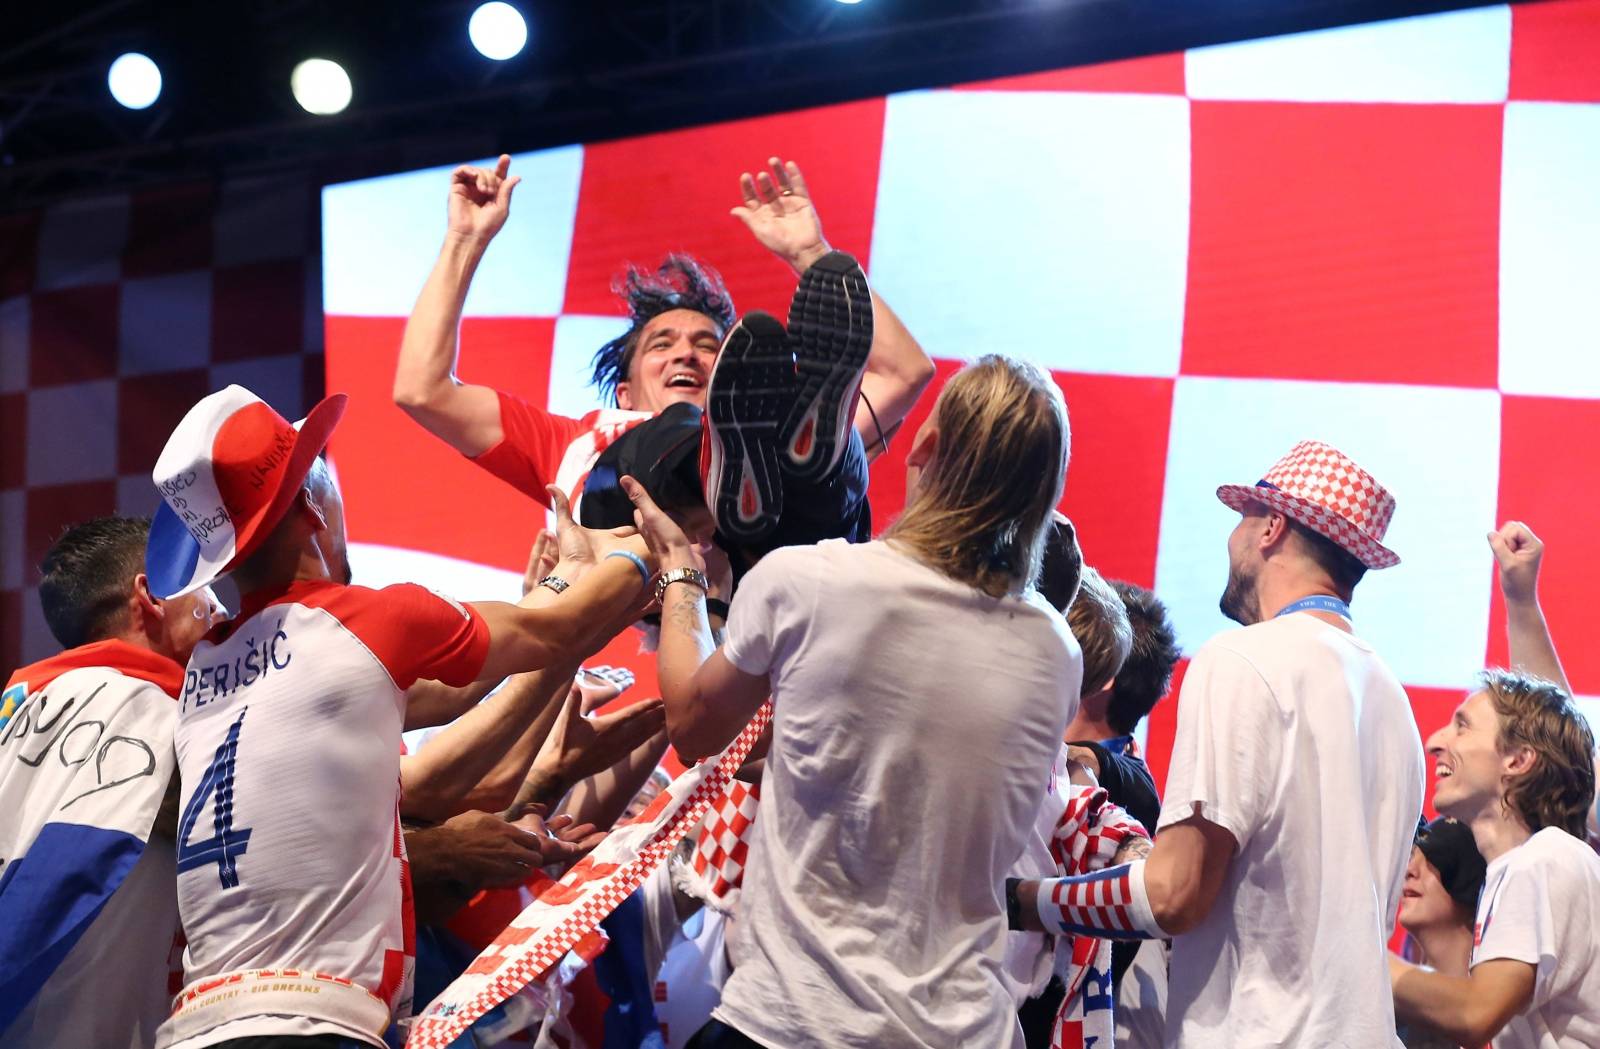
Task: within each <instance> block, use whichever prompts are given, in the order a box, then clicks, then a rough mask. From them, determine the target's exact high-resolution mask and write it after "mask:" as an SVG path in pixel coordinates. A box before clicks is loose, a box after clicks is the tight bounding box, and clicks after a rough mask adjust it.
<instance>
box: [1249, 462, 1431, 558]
mask: <svg viewBox="0 0 1600 1049" xmlns="http://www.w3.org/2000/svg"><path fill="white" fill-rule="evenodd" d="M1217 495H1218V497H1219V498H1221V500H1222V501H1223V502H1224V503H1226V504H1227V505H1228V506H1230V507H1232V508H1233V509H1235V510H1240V509H1243V508H1244V507H1245V506H1246V505H1247V504H1248V503H1249V502H1251V501H1252V500H1253V501H1255V502H1260V503H1265V504H1266V505H1267V506H1269V507H1271V508H1272V509H1274V510H1282V511H1283V512H1284V513H1286V514H1288V515H1290V516H1291V517H1293V518H1294V519H1295V520H1297V521H1299V522H1300V523H1301V524H1304V525H1306V526H1307V527H1309V528H1311V529H1313V530H1315V531H1317V532H1319V533H1321V534H1322V535H1324V536H1326V537H1327V538H1329V539H1331V540H1333V541H1334V542H1335V543H1337V544H1338V545H1339V546H1340V547H1342V548H1344V549H1345V550H1348V551H1349V552H1350V553H1352V554H1354V555H1355V556H1356V557H1357V558H1358V559H1359V560H1360V561H1361V563H1362V564H1364V565H1366V566H1367V567H1369V568H1390V567H1392V566H1394V565H1396V564H1398V563H1399V561H1400V559H1399V558H1398V557H1396V556H1395V555H1394V553H1393V552H1391V551H1389V550H1388V549H1386V548H1385V547H1384V546H1383V535H1384V533H1385V532H1387V531H1388V530H1389V520H1390V519H1391V518H1392V517H1394V496H1392V495H1390V494H1389V491H1388V489H1386V488H1384V487H1383V485H1381V484H1379V483H1378V482H1377V481H1376V480H1374V479H1373V476H1372V475H1371V474H1369V473H1367V471H1365V470H1363V469H1361V467H1360V466H1358V465H1356V463H1355V462H1354V461H1352V460H1351V459H1350V457H1349V456H1347V455H1345V454H1344V453H1342V452H1340V451H1339V450H1338V449H1337V448H1333V447H1330V446H1328V445H1326V444H1323V443H1322V442H1321V441H1301V442H1300V443H1299V444H1297V445H1295V446H1294V448H1292V449H1291V450H1290V451H1289V454H1288V455H1286V456H1284V457H1283V458H1282V459H1279V460H1278V462H1277V463H1276V464H1274V465H1273V467H1272V469H1270V470H1268V471H1267V475H1266V476H1265V477H1263V478H1262V479H1261V480H1260V482H1258V483H1257V484H1256V485H1255V486H1253V487H1246V486H1244V485H1224V486H1222V487H1221V488H1219V489H1218V490H1217Z"/></svg>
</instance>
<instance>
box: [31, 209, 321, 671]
mask: <svg viewBox="0 0 1600 1049" xmlns="http://www.w3.org/2000/svg"><path fill="white" fill-rule="evenodd" d="M0 206H3V205H0ZM317 238H318V232H317V192H316V189H315V187H314V186H313V185H312V184H311V183H310V182H309V181H307V180H306V179H304V178H299V179H295V180H284V179H276V178H251V179H242V180H230V181H224V182H221V183H220V184H215V185H210V184H208V185H182V186H173V187H163V188H159V189H151V190H140V191H135V192H131V193H119V194H113V195H109V196H102V197H94V198H90V199H83V200H72V201H68V202H65V203H62V204H58V205H55V206H53V207H50V208H48V209H45V210H43V211H40V212H28V213H21V214H13V215H0V674H7V675H9V673H10V672H11V670H12V669H14V668H15V667H17V666H18V665H21V664H23V663H27V662H30V661H32V660H36V659H42V658H44V657H45V656H47V655H49V654H50V653H52V652H54V651H56V650H57V649H58V648H59V647H60V646H59V645H58V644H57V643H56V641H55V639H54V638H53V637H52V636H51V635H50V631H49V628H48V627H47V626H46V625H45V621H44V615H43V613H42V612H41V611H40V608H39V596H38V590H37V587H38V584H39V576H38V565H39V561H40V560H41V559H42V558H43V556H44V554H45V551H46V550H48V549H49V548H50V544H51V543H52V542H54V540H55V539H56V537H57V536H59V535H60V533H61V531H62V529H63V528H65V527H66V526H67V525H69V524H73V523H75V522H78V521H82V520H84V519H86V518H89V517H94V516H97V515H100V514H109V513H112V512H121V513H127V514H137V515H148V514H150V513H152V512H153V511H154V510H155V508H156V504H157V502H158V501H159V497H158V496H157V494H156V490H155V487H154V485H153V484H152V483H151V481H150V471H151V468H152V467H154V466H155V460H156V456H157V454H158V453H159V452H160V451H161V447H162V445H163V443H165V441H166V439H167V435H168V434H170V433H171V432H172V428H173V427H174V426H176V425H177V423H178V420H179V419H181V418H182V417H183V415H184V413H185V412H187V411H188V410H189V408H190V407H192V406H193V405H194V403H195V402H196V401H198V400H199V399H200V398H201V397H204V396H205V395H206V394H208V393H211V392H213V391H216V390H219V389H221V388H222V387H224V386H226V385H228V384H229V383H240V384H241V385H244V386H247V387H249V388H250V389H251V390H253V391H255V392H256V393H257V394H259V395H260V396H261V397H262V398H263V399H264V400H266V401H267V402H268V403H270V404H271V405H272V406H273V407H274V408H276V409H277V410H278V411H280V412H282V413H283V415H285V416H286V417H288V418H290V419H298V418H300V417H301V415H302V414H304V409H305V408H306V407H307V405H309V404H311V403H314V402H315V400H316V399H317V398H319V397H320V396H321V394H322V385H323V373H324V368H323V359H322V346H323V342H322V311H321V309H320V308H319V301H320V295H321V279H322V267H321V252H320V245H319V243H318V239H317Z"/></svg>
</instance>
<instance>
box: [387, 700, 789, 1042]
mask: <svg viewBox="0 0 1600 1049" xmlns="http://www.w3.org/2000/svg"><path fill="white" fill-rule="evenodd" d="M771 720H772V706H771V704H770V703H769V704H764V705H763V706H762V707H761V709H760V710H759V711H757V712H756V716H755V717H754V718H753V719H752V720H751V722H750V724H748V725H746V726H745V728H744V731H742V732H740V733H739V735H738V737H737V738H735V739H734V741H733V742H732V743H730V744H728V748H727V749H726V750H724V751H723V752H722V753H721V754H720V755H719V756H718V757H716V758H713V759H707V760H705V761H702V762H700V763H699V764H698V765H695V766H693V767H691V768H689V769H687V770H686V771H685V772H684V773H683V775H681V776H679V777H678V778H677V779H676V780H674V781H673V782H672V783H671V784H669V785H668V786H667V788H666V789H665V790H663V791H662V792H661V793H660V794H659V795H658V796H657V797H656V800H655V801H653V802H652V803H651V804H650V807H649V808H647V809H646V810H645V811H644V812H642V813H640V814H639V816H638V818H637V819H635V820H634V821H633V822H631V823H627V824H622V825H620V826H618V827H617V828H615V829H614V830H613V831H612V832H611V833H610V835H608V836H607V838H606V840H605V841H603V842H601V843H600V845H599V846H598V847H597V848H596V849H595V851H594V852H592V853H590V854H589V855H588V856H586V857H584V859H583V860H581V861H580V862H579V863H578V864H577V865H576V866H574V867H573V868H572V869H571V870H569V871H567V873H566V874H565V875H563V876H562V878H561V880H560V881H558V882H555V883H554V884H552V885H549V886H547V887H546V888H545V889H544V890H543V891H541V892H540V893H539V896H538V898H537V899H535V900H534V902H533V903H532V904H530V905H529V906H528V907H527V909H525V910H524V911H523V912H522V913H521V914H519V915H518V916H517V917H516V919H515V920H514V921H512V923H511V924H510V925H508V926H506V928H505V929H504V930H502V931H501V933H500V935H499V936H497V937H495V942H494V943H492V944H490V945H489V947H487V948H486V949H485V950H484V951H483V953H482V954H480V955H478V957H477V959H476V960H474V961H473V963H472V964H471V965H470V966H468V968H467V970H466V972H464V973H462V974H461V976H459V977H457V979H456V980H455V981H454V982H453V983H451V984H450V986H449V987H447V988H446V989H445V990H444V992H443V993H442V994H440V995H439V996H438V997H437V998H435V999H434V1000H433V1002H432V1003H431V1004H429V1006H428V1007H427V1009H425V1010H423V1012H422V1014H421V1015H420V1016H418V1017H417V1019H416V1022H415V1023H414V1024H413V1025H412V1028H411V1031H410V1034H409V1035H408V1037H407V1038H406V1046H407V1047H408V1049H446V1047H447V1046H449V1045H450V1043H452V1042H453V1041H455V1039H456V1038H457V1036H459V1035H460V1034H461V1032H463V1031H465V1030H466V1029H467V1028H468V1027H470V1026H472V1024H473V1022H474V1021H476V1020H477V1019H478V1018H479V1017H480V1016H482V1015H483V1014H484V1013H486V1012H488V1011H489V1010H490V1009H492V1008H494V1007H495V1006H496V1005H499V1004H500V1003H501V1002H504V1001H505V1000H506V999H507V998H510V997H511V996H512V995H514V994H516V993H517V992H518V991H520V990H522V988H524V987H526V986H527V985H528V984H529V983H531V982H533V981H534V980H538V979H545V978H547V977H548V975H549V973H550V971H551V969H552V967H554V966H555V965H556V963H557V962H558V961H560V960H561V958H562V957H563V956H564V955H566V953H567V951H568V949H569V948H571V947H573V946H574V945H575V944H577V943H579V942H580V941H581V940H582V939H583V938H584V937H585V936H586V935H587V934H588V933H590V932H591V931H592V930H593V929H594V928H595V927H596V926H598V925H599V924H600V922H601V920H602V919H604V918H605V917H606V916H607V915H608V914H610V913H611V912H612V911H613V910H615V909H616V907H617V905H618V904H620V903H621V902H622V901H623V900H624V899H626V898H627V897H628V895H629V894H630V893H632V892H633V891H634V890H635V889H637V888H638V887H639V885H640V884H641V883H642V882H643V881H644V879H645V878H647V877H649V876H650V874H651V873H652V872H653V871H655V869H656V868H657V867H659V866H660V865H661V864H662V863H663V862H665V861H666V859H667V857H668V856H669V855H670V854H671V853H672V851H673V849H674V848H675V847H676V846H677V844H678V842H680V841H682V840H683V838H684V837H686V836H687V835H689V834H692V833H693V832H694V829H695V827H697V826H699V825H700V823H701V822H702V820H703V819H704V817H705V813H706V810H707V809H708V808H709V807H710V806H712V805H714V804H718V803H719V802H720V800H721V799H722V798H724V797H725V796H726V795H727V792H728V785H729V783H731V782H733V774H734V773H735V772H736V771H738V769H739V767H740V766H741V765H743V764H744V760H745V757H746V755H748V754H749V753H750V748H751V747H753V746H754V745H755V743H756V740H757V739H759V738H760V737H761V733H762V732H763V731H764V730H765V729H766V727H767V725H768V723H769V722H770V721H771Z"/></svg>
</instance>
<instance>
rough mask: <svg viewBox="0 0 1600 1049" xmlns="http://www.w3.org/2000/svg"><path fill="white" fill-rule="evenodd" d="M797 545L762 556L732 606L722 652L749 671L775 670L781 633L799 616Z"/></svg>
mask: <svg viewBox="0 0 1600 1049" xmlns="http://www.w3.org/2000/svg"><path fill="white" fill-rule="evenodd" d="M796 552H798V551H797V550H796V549H795V548H785V549H780V550H774V551H773V552H772V553H770V554H768V555H766V556H765V557H763V558H762V559H761V562H760V563H759V564H757V565H756V566H755V567H754V568H752V569H751V570H750V572H749V574H748V575H746V576H745V577H744V578H743V579H742V580H740V582H739V589H738V590H737V591H736V592H735V593H734V595H733V601H732V602H730V603H729V605H728V622H727V626H726V629H725V630H724V632H723V641H722V654H723V656H724V657H726V658H727V660H728V662H730V663H732V664H733V665H734V666H735V667H737V668H739V670H741V671H743V672H744V673H746V674H754V675H761V674H767V673H769V672H770V671H771V670H772V667H773V663H774V662H775V659H774V657H775V656H776V654H777V651H778V643H777V642H778V634H779V632H780V630H781V629H782V628H783V626H784V624H785V622H786V621H788V620H792V619H793V618H794V617H795V613H796V611H797V610H796V609H795V608H794V607H793V601H792V600H791V597H790V595H791V593H792V590H793V586H792V584H793V579H792V578H791V577H792V574H793V573H794V572H795V571H796V569H797V568H798V567H799V565H798V562H799V561H800V559H799V558H796V557H794V556H793V554H794V553H796Z"/></svg>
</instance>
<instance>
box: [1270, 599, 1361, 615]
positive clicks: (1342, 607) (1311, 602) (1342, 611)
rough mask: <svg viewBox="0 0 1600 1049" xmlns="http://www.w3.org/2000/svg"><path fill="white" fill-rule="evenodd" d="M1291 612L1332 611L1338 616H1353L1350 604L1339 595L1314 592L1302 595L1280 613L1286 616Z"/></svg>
mask: <svg viewBox="0 0 1600 1049" xmlns="http://www.w3.org/2000/svg"><path fill="white" fill-rule="evenodd" d="M1290 612H1332V613H1333V614H1334V615H1336V616H1344V617H1345V618H1346V619H1350V618H1351V616H1350V606H1349V605H1347V604H1345V603H1344V602H1343V601H1340V600H1339V599H1338V598H1337V597H1329V596H1328V595H1327V594H1313V595H1312V596H1311V597H1302V598H1301V599H1300V600H1298V601H1296V602H1294V603H1293V604H1290V605H1287V606H1286V607H1284V609H1283V610H1282V611H1281V612H1279V613H1278V615H1279V616H1286V615H1288V614H1289V613H1290ZM1273 618H1274V619H1276V618H1278V616H1273Z"/></svg>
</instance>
